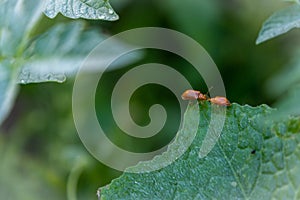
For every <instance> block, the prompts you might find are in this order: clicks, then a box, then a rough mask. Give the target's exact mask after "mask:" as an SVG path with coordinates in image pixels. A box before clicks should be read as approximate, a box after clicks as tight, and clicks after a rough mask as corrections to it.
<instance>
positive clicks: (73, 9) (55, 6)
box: [45, 0, 119, 21]
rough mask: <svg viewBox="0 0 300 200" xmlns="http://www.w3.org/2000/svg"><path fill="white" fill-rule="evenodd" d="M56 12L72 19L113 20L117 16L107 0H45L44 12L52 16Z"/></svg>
mask: <svg viewBox="0 0 300 200" xmlns="http://www.w3.org/2000/svg"><path fill="white" fill-rule="evenodd" d="M58 13H62V14H63V15H64V16H66V17H69V18H73V19H77V18H85V19H101V20H108V21H114V20H117V19H118V18H119V17H118V15H117V14H116V12H115V11H114V10H113V9H112V7H111V5H110V4H109V2H108V1H107V0H63V1H57V0H47V2H46V7H45V14H46V15H47V16H48V17H50V18H54V17H55V16H56V15H57V14H58Z"/></svg>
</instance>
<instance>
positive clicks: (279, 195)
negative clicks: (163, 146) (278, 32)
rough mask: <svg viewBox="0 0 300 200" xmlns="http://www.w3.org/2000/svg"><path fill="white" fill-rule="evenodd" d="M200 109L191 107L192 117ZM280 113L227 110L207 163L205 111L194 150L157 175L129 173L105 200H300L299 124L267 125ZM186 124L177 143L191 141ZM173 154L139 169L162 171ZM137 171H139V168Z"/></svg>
mask: <svg viewBox="0 0 300 200" xmlns="http://www.w3.org/2000/svg"><path fill="white" fill-rule="evenodd" d="M194 109H199V108H198V107H197V106H189V108H188V110H187V113H186V116H189V115H190V114H191V112H193V110H194ZM274 112H276V111H274V110H272V109H270V108H268V107H267V106H264V105H262V106H258V107H250V106H240V105H238V104H233V105H232V106H230V107H228V108H227V118H226V122H225V125H224V128H223V131H222V134H221V137H220V138H219V140H218V142H217V144H216V145H215V147H214V148H213V149H212V151H211V152H210V153H209V154H208V155H207V156H206V157H204V158H199V149H200V147H201V144H202V141H203V138H204V137H205V134H206V131H207V128H208V123H209V121H210V120H209V118H210V113H211V110H210V105H209V104H208V103H204V104H202V105H201V109H200V126H199V129H198V133H197V136H196V138H195V140H194V141H193V143H192V145H191V146H190V148H189V149H188V150H187V152H185V154H184V155H183V156H181V157H180V158H178V159H177V160H176V161H175V162H173V163H172V164H170V165H169V166H167V167H164V168H162V169H160V170H158V171H154V172H145V173H138V174H136V173H129V172H125V173H124V174H123V175H122V176H121V177H120V178H118V179H115V180H114V181H112V183H111V184H110V185H108V186H106V187H104V188H102V189H101V191H100V192H101V198H102V199H298V198H299V195H298V194H299V186H300V168H299V165H300V159H299V156H298V155H299V154H300V149H299V148H297V147H298V146H299V143H300V120H299V118H290V119H287V120H285V121H282V122H280V123H274V122H273V121H272V120H268V118H269V117H270V116H272V115H273V113H274ZM189 126H190V120H186V121H185V125H184V126H183V127H185V128H184V130H183V131H181V132H179V133H178V135H177V138H176V141H175V143H177V144H180V143H181V139H182V138H183V137H185V136H184V135H189V132H188V130H189V129H190V128H191V127H189ZM174 147H175V148H180V147H178V146H177V145H176V144H174V143H173V144H171V145H170V147H169V149H168V151H167V152H166V153H164V154H163V155H161V156H158V157H156V158H154V160H153V161H149V162H142V163H141V164H139V165H138V166H137V167H140V168H144V169H145V171H147V169H149V168H152V166H153V165H160V164H161V163H162V162H163V161H162V160H164V158H166V157H168V154H169V152H172V151H176V150H175V149H173V148H174ZM134 168H136V167H134Z"/></svg>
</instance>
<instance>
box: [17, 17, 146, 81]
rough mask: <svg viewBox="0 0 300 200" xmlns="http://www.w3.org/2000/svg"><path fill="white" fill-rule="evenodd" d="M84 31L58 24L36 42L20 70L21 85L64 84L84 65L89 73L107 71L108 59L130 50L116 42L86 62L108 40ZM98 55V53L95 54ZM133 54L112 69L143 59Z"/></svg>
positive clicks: (77, 26)
mask: <svg viewBox="0 0 300 200" xmlns="http://www.w3.org/2000/svg"><path fill="white" fill-rule="evenodd" d="M83 30H84V24H83V23H82V22H73V23H69V24H58V25H56V26H54V27H53V28H52V29H50V30H49V31H47V32H46V33H44V34H42V35H41V36H39V37H38V38H37V39H36V40H34V41H33V42H32V43H31V44H30V46H29V47H28V48H27V50H26V51H25V55H26V57H29V59H28V60H26V61H27V62H26V63H25V64H24V66H23V67H22V69H21V72H20V75H19V78H18V81H19V83H22V84H27V83H39V82H49V81H54V82H64V81H65V79H66V76H74V75H75V74H76V72H77V70H78V69H79V67H80V66H81V64H82V63H83V62H84V61H85V64H88V70H104V68H105V67H106V66H105V65H104V63H105V61H107V59H111V57H112V56H113V55H114V54H116V53H118V52H122V51H123V50H125V49H126V48H127V46H126V45H125V44H124V43H121V42H119V41H114V43H111V45H110V46H108V47H107V48H105V51H103V52H97V50H95V51H94V54H93V55H96V56H94V57H89V59H88V60H85V58H86V57H87V56H88V55H89V53H90V52H91V51H92V50H93V49H94V48H95V47H96V46H97V45H98V44H100V43H101V41H103V40H104V39H105V38H106V36H104V35H101V34H100V33H98V32H97V31H96V30H88V31H83ZM95 52H96V53H95ZM140 55H141V54H140V53H134V54H131V55H129V56H127V55H126V58H123V59H120V61H118V62H115V63H114V64H112V66H111V67H110V68H109V69H114V68H116V67H118V66H124V65H125V64H127V63H130V62H132V61H135V60H136V59H137V58H139V57H140Z"/></svg>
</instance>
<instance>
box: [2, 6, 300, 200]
mask: <svg viewBox="0 0 300 200" xmlns="http://www.w3.org/2000/svg"><path fill="white" fill-rule="evenodd" d="M298 2H299V1H293V4H292V5H289V7H287V8H284V9H282V8H281V7H282V6H283V5H284V3H282V2H280V3H276V2H274V1H244V0H241V1H230V2H225V3H224V1H221V0H220V1H205V2H204V1H203V2H200V1H199V2H198V1H197V2H194V1H185V2H178V1H176V0H165V1H163V2H162V1H136V2H134V3H132V2H131V1H128V0H127V1H126V0H123V1H122V2H119V1H114V0H112V3H115V4H116V5H115V6H113V7H114V8H116V9H118V13H119V12H120V16H121V20H119V21H116V22H110V23H107V22H104V21H96V19H102V20H107V21H114V20H117V19H118V18H119V16H118V15H117V14H116V12H115V11H114V10H113V9H112V7H111V5H110V3H109V2H108V1H107V0H71V1H70V0H68V1H66V0H63V1H55V0H47V1H36V0H26V1H25V0H0V124H1V123H2V122H3V121H4V120H5V119H6V117H7V116H8V115H9V114H10V115H9V118H8V119H7V120H6V121H5V122H4V123H3V124H2V126H1V129H0V133H1V134H0V156H1V157H0V158H1V164H0V166H1V171H0V198H4V199H20V198H21V199H44V198H49V199H65V198H66V196H67V197H68V198H75V196H76V195H77V197H78V199H91V198H93V197H95V191H96V187H97V186H99V185H101V186H103V185H105V184H107V183H108V182H109V181H110V180H112V179H114V178H115V177H116V176H118V175H119V173H118V172H116V171H113V170H111V169H108V168H107V167H105V166H102V165H101V164H99V163H98V162H96V161H95V160H94V159H93V158H91V156H90V155H88V154H87V152H86V151H85V150H84V147H83V146H82V144H81V142H80V141H79V139H78V138H77V135H76V130H75V128H74V124H73V122H72V111H71V106H70V105H71V91H72V82H73V79H72V77H74V76H75V74H76V72H77V70H78V67H79V65H78V63H80V62H81V61H82V60H83V59H84V58H85V56H86V55H87V54H88V53H89V52H90V51H91V50H92V49H93V48H94V47H95V46H96V45H97V44H98V43H99V42H101V41H102V40H104V39H105V38H106V37H107V36H106V34H103V32H105V33H108V34H114V33H118V32H120V31H123V30H127V29H131V28H136V27H143V26H163V27H167V28H171V29H175V30H178V31H181V32H183V33H185V34H187V35H189V36H192V37H193V38H194V39H196V40H197V41H198V42H199V43H201V44H202V45H203V46H204V47H205V48H206V49H207V50H208V52H209V53H210V54H211V55H212V57H213V58H214V60H215V61H216V63H217V64H218V67H219V69H220V71H221V74H222V76H223V79H224V82H225V85H226V88H227V93H228V98H229V99H230V100H234V101H236V102H240V103H245V102H247V103H250V104H260V103H274V102H276V103H275V104H274V106H275V107H276V108H278V111H274V110H272V109H270V108H268V107H266V106H258V107H255V108H253V107H250V106H239V105H238V104H233V106H232V107H229V108H228V118H227V122H226V126H225V128H224V130H223V133H222V136H221V139H220V141H219V143H218V144H217V145H216V147H215V148H214V149H213V151H212V152H211V153H210V154H209V156H208V157H207V158H204V159H200V158H199V157H198V152H197V150H199V146H200V144H201V141H202V140H201V139H202V137H203V135H204V134H205V128H206V122H205V121H203V122H202V124H201V126H200V127H199V132H198V135H197V138H196V140H195V141H194V143H193V144H192V146H191V148H190V149H189V150H188V152H186V154H184V155H183V156H182V157H181V158H179V159H178V160H177V161H176V162H175V163H173V164H172V165H169V166H168V167H166V168H164V169H162V170H160V171H155V172H151V173H142V174H132V173H130V172H129V171H128V172H126V173H124V174H123V175H122V176H121V177H120V178H119V179H116V180H114V181H113V182H112V183H111V184H110V185H108V186H107V187H104V188H103V189H102V190H101V192H102V198H103V199H110V198H112V199H116V198H121V199H124V198H127V197H128V198H129V197H140V198H141V199H142V198H143V197H144V198H152V199H154V198H157V199H158V198H160V197H161V196H165V197H166V198H168V197H170V198H171V197H172V198H181V199H189V198H191V197H194V198H201V199H203V198H204V199H205V198H211V197H215V198H217V199H224V198H225V197H228V198H251V199H256V197H257V198H261V196H259V197H258V196H255V195H260V194H262V195H263V197H264V198H265V199H269V198H271V197H272V198H277V199H286V198H292V197H293V198H294V199H296V198H299V192H298V188H299V179H300V178H299V176H298V174H299V167H294V168H292V167H293V166H297V165H298V162H299V159H298V157H299V156H297V155H299V152H298V146H297V144H298V142H299V137H298V133H299V119H298V118H295V117H288V115H297V116H298V115H299V114H300V111H299V106H298V99H299V98H300V92H299V91H300V87H299V86H298V84H299V80H300V79H299V66H300V65H299V54H298V52H299V50H298V49H297V43H298V40H297V38H299V37H298V36H297V34H296V33H297V32H293V33H290V34H287V35H285V36H284V37H280V38H278V39H277V40H272V41H271V42H268V43H266V44H263V45H259V46H255V45H254V39H255V35H256V34H257V29H258V27H259V26H260V25H261V22H262V20H263V19H264V18H265V15H266V13H270V12H273V11H274V10H277V9H278V10H279V11H278V12H276V13H275V14H273V15H272V16H271V17H270V18H269V19H268V20H267V21H266V22H265V23H264V25H263V27H262V29H261V31H260V33H259V36H258V38H257V41H256V42H257V43H262V42H264V41H267V40H269V39H272V38H274V37H275V36H279V35H281V34H283V33H286V32H288V31H290V30H292V29H294V28H299V19H300V17H299V5H298ZM112 5H113V4H112ZM44 6H46V7H44ZM153 11H155V15H153ZM43 13H44V14H45V15H46V16H48V17H49V18H51V19H48V18H46V17H44V16H43ZM59 13H61V15H60V14H59ZM54 17H55V18H54ZM66 17H68V18H72V19H78V18H84V19H86V20H83V19H80V20H76V21H75V20H70V19H67V18H66ZM89 19H92V20H89ZM99 27H101V29H100V28H99ZM125 46H126V45H125ZM120 48H124V44H123V43H121V42H117V43H116V44H115V45H114V46H112V47H111V49H110V50H109V51H108V52H110V51H117V50H118V49H120ZM241 49H242V51H241ZM147 56H148V58H147V59H145V60H143V61H147V62H157V61H158V62H160V63H166V64H167V65H170V66H172V67H174V68H176V69H178V70H179V71H181V72H182V73H183V74H185V76H187V77H188V78H189V80H190V81H191V82H192V85H193V86H194V87H195V88H200V89H201V90H202V89H203V88H204V87H202V82H201V80H200V79H199V77H197V76H194V73H193V71H192V70H189V68H188V66H189V64H188V63H186V61H184V60H183V59H179V58H175V57H174V56H172V55H170V54H167V53H166V52H159V53H155V52H154V53H153V52H152V53H150V56H149V55H148V54H147ZM99 57H101V59H107V57H109V55H108V53H107V52H99ZM288 60H291V62H288ZM132 61H136V57H135V58H129V59H127V60H126V59H125V60H121V62H120V63H118V66H117V67H119V66H122V67H123V66H128V64H130V63H131V62H132ZM287 63H288V64H287ZM283 66H287V67H286V68H284V67H283ZM130 67H132V66H129V68H130ZM114 69H116V68H114ZM127 69H128V68H124V69H116V70H114V71H112V72H108V73H106V74H105V79H106V81H105V84H104V86H103V87H105V89H106V90H107V91H108V90H110V89H111V88H112V85H113V83H114V81H115V79H116V77H120V74H122V73H123V72H124V71H126V70H127ZM97 70H102V69H101V67H100V68H99V69H97ZM67 77H68V79H67V81H66V78H67ZM65 81H66V82H65ZM43 82H56V83H62V82H64V84H61V85H55V84H51V83H47V84H38V85H36V84H29V83H43ZM262 83H266V84H265V87H262ZM25 84H29V85H25ZM20 85H22V86H21V87H20ZM19 91H21V93H18V92H19ZM149 91H151V92H150V93H149ZM162 94H164V95H162ZM17 95H18V98H17V101H16V102H17V103H16V104H15V106H14V107H13V105H14V101H15V98H16V97H17ZM140 97H141V98H140V99H137V100H136V99H134V101H133V104H134V106H137V107H139V108H140V109H141V110H142V111H140V112H141V113H143V112H144V110H146V108H147V106H148V105H151V104H152V103H153V102H154V100H153V99H155V98H156V99H163V100H164V101H165V102H166V104H168V105H172V106H171V108H172V112H171V114H170V116H173V115H176V114H174V113H176V112H175V111H176V110H175V109H174V107H173V104H174V102H173V100H170V99H169V96H168V95H167V93H165V92H161V90H158V89H154V90H151V89H150V90H149V89H148V90H145V91H143V92H142V95H140ZM155 103H156V101H155ZM99 104H101V105H102V104H103V105H104V106H105V105H110V104H107V103H105V102H104V100H100V103H99ZM202 106H203V107H202V108H204V109H203V110H201V116H197V117H201V118H207V119H209V117H210V116H209V109H210V106H209V105H208V104H203V105H202ZM12 107H13V111H12V112H11V113H10V111H11V109H12ZM107 107H108V106H107ZM191 109H194V107H193V106H191V107H190V108H189V109H188V110H187V112H188V113H189V112H190V111H191ZM97 112H101V114H103V115H105V116H107V118H106V119H105V120H106V121H105V122H104V123H105V124H106V126H107V127H108V128H109V130H110V133H109V134H110V135H111V136H116V135H117V134H119V133H120V131H119V130H118V129H117V128H111V127H110V126H111V124H112V122H111V121H113V120H111V119H109V116H110V113H109V112H108V111H106V109H105V110H104V111H103V110H101V111H97ZM139 114H140V113H139ZM263 116H267V120H262V117H263ZM276 116H277V117H280V120H277V118H276ZM190 117H192V116H191V115H190ZM194 117H195V116H194ZM274 117H275V118H274ZM135 118H139V119H138V121H141V122H142V123H145V124H146V123H147V120H148V118H147V117H140V116H139V117H136V116H135ZM264 119H265V118H264ZM273 119H274V120H275V119H276V120H277V121H273ZM189 120H192V119H191V118H190V119H186V122H185V123H186V124H187V125H189V124H190V123H189ZM172 122H173V124H174V123H178V122H177V121H172ZM190 122H191V121H190ZM260 122H264V123H263V124H261V123H260ZM171 124H172V123H171ZM172 128H173V127H167V128H166V129H165V132H164V133H166V134H165V135H167V136H164V137H162V138H164V139H163V140H161V141H157V142H156V143H151V144H147V145H144V144H138V145H136V144H132V143H131V142H129V143H127V142H126V141H125V139H124V140H123V138H124V137H119V136H118V137H115V138H117V139H116V140H117V142H118V143H120V145H121V146H129V147H130V148H137V147H138V150H145V149H140V146H147V148H150V147H153V146H157V144H158V145H160V146H162V145H165V143H166V141H167V139H166V138H169V137H170V133H171V131H170V130H173V129H172ZM120 134H122V133H120ZM187 136H188V135H186V134H185V135H183V134H182V132H179V133H178V135H177V136H176V138H177V140H176V142H175V143H173V144H171V145H170V147H169V151H168V152H166V153H165V154H163V156H159V157H156V158H155V159H154V160H152V161H149V162H146V163H142V164H140V165H139V167H141V168H142V167H145V165H146V166H147V165H148V166H147V167H151V166H152V165H155V164H162V163H163V162H164V158H166V156H167V157H168V156H169V153H170V152H172V149H173V150H174V146H176V145H180V144H181V143H180V141H181V139H182V138H183V137H187ZM237 138H238V141H237ZM149 146H150V147H149ZM146 150H149V149H146ZM274 152H276V153H274ZM229 158H231V160H229ZM200 172H201V173H200ZM294 174H295V175H294ZM293 175H294V176H293ZM77 182H78V184H79V185H78V186H77ZM154 183H155V184H154ZM217 186H219V187H217ZM76 187H77V188H76ZM293 187H295V189H293ZM66 190H67V191H66ZM228 191H231V192H228ZM296 191H297V192H298V194H296ZM172 195H174V196H172ZM226 195H231V196H226ZM282 195H284V196H282Z"/></svg>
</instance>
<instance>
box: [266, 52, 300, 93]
mask: <svg viewBox="0 0 300 200" xmlns="http://www.w3.org/2000/svg"><path fill="white" fill-rule="evenodd" d="M299 55H300V52H296V53H295V55H294V57H293V60H292V62H291V64H290V65H289V66H287V67H286V68H283V69H282V70H280V71H279V72H277V73H276V74H275V75H273V76H272V77H271V78H270V79H269V80H268V81H267V83H266V85H265V88H266V93H268V94H270V95H271V96H272V97H278V96H280V95H283V94H284V93H285V92H287V91H288V90H290V89H291V88H293V87H294V86H295V85H296V84H299V83H300V59H299Z"/></svg>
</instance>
